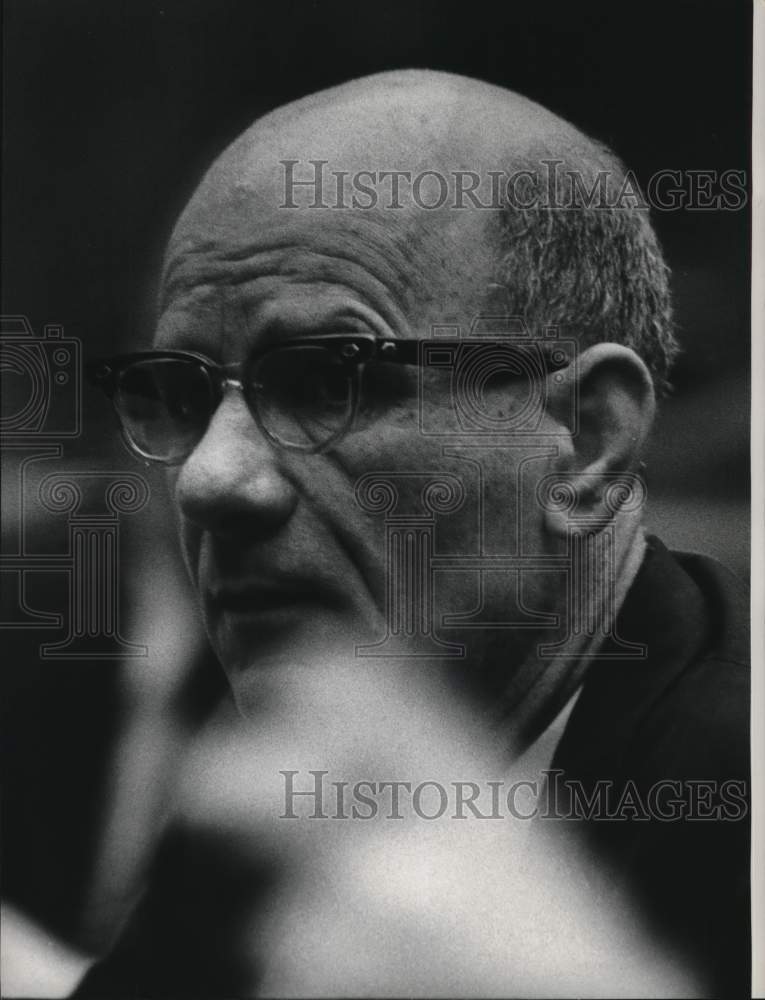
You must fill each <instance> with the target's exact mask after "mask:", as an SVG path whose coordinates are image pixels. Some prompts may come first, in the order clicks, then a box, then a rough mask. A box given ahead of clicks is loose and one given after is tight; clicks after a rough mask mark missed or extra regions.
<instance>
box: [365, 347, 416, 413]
mask: <svg viewBox="0 0 765 1000" xmlns="http://www.w3.org/2000/svg"><path fill="white" fill-rule="evenodd" d="M416 397H417V371H416V369H415V368H413V367H410V366H408V365H400V364H393V363H386V362H385V361H382V360H374V361H370V362H369V363H368V364H367V365H366V366H365V367H364V375H363V380H362V389H361V412H362V413H365V414H370V415H372V414H375V413H380V412H384V411H385V410H386V409H391V408H393V407H395V406H397V405H402V404H404V403H410V402H411V401H412V400H413V399H416Z"/></svg>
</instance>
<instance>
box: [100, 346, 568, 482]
mask: <svg viewBox="0 0 765 1000" xmlns="http://www.w3.org/2000/svg"><path fill="white" fill-rule="evenodd" d="M465 352H467V355H466V353H465ZM481 352H482V353H481ZM487 353H488V355H490V356H491V357H493V358H494V362H495V363H494V369H495V370H496V368H497V364H499V365H500V368H502V367H503V366H504V369H505V371H506V372H507V371H509V372H510V373H511V374H513V375H514V376H515V377H516V378H518V377H519V376H520V377H524V376H525V377H527V378H529V379H532V380H536V379H540V378H543V377H544V375H545V374H546V373H548V372H552V371H556V370H558V369H560V368H564V367H566V366H567V365H568V364H569V361H570V359H569V358H568V356H567V355H566V354H565V352H561V351H552V352H544V351H542V350H539V349H538V348H536V346H535V344H534V342H532V341H528V342H526V343H524V344H518V343H517V342H516V343H513V342H512V341H507V340H505V341H498V340H492V341H488V340H476V341H459V342H458V341H454V340H451V341H443V342H439V341H435V340H432V339H422V340H420V339H410V340H382V339H378V338H376V337H374V336H371V335H370V336H367V335H361V334H350V335H331V336H326V337H311V338H306V339H302V340H291V341H286V342H282V343H280V344H276V345H272V346H269V347H266V348H264V349H263V350H260V351H257V352H254V353H252V354H251V355H250V356H249V357H248V358H247V359H246V360H245V361H244V362H242V363H238V364H231V365H219V364H216V363H215V362H214V361H211V360H210V359H209V358H207V357H205V356H204V355H203V354H197V353H195V352H193V351H144V352H140V353H134V354H124V355H119V356H117V357H113V358H108V359H100V360H94V361H91V362H89V363H88V364H87V365H86V374H87V376H88V378H89V380H90V381H91V382H92V383H93V384H95V385H97V386H100V387H101V388H102V389H103V390H104V391H105V393H106V394H107V396H108V397H109V398H110V399H111V400H112V403H113V405H114V408H115V411H116V413H117V417H118V419H119V422H120V424H121V427H122V433H123V436H124V438H125V441H126V443H127V445H128V447H129V448H130V449H131V450H132V451H133V452H134V453H135V454H137V455H138V456H139V457H141V458H143V459H146V460H148V461H151V462H158V463H161V464H164V465H178V464H180V463H181V462H183V461H184V460H185V459H186V458H188V456H189V455H190V454H191V452H192V451H193V450H194V449H195V448H196V446H197V445H198V444H199V442H200V441H201V439H202V438H203V436H204V434H205V432H206V431H207V427H208V425H209V422H210V419H211V418H212V416H213V414H214V412H215V410H216V409H217V407H218V406H219V405H220V402H221V400H222V399H223V395H224V392H225V391H226V389H227V388H228V387H231V388H234V389H236V390H238V391H240V392H241V393H242V394H243V396H244V398H245V401H246V403H247V406H248V408H249V410H250V412H251V414H252V416H253V418H254V420H255V422H256V423H257V425H258V426H259V427H260V429H261V431H262V432H263V434H264V435H265V436H266V437H267V438H268V439H269V440H270V441H271V442H273V443H274V444H275V445H277V446H278V447H280V448H286V449H288V450H292V451H302V452H306V453H317V452H322V451H327V450H328V449H330V448H331V447H332V446H333V445H335V444H337V443H338V441H340V440H341V439H342V438H343V437H344V436H345V435H346V434H348V433H349V432H350V431H351V429H352V428H353V425H354V422H355V420H356V418H357V415H358V413H359V407H360V403H361V400H362V390H363V383H364V374H365V370H366V371H367V372H369V371H370V370H372V369H374V368H376V367H377V366H378V363H381V364H385V365H389V364H391V363H392V364H399V365H416V366H419V367H421V368H422V367H426V368H432V369H436V370H437V369H439V368H440V369H442V370H443V369H448V370H450V371H451V370H453V369H454V368H455V366H456V367H459V363H460V361H459V358H461V359H462V367H463V369H464V361H465V358H466V356H467V360H468V362H469V363H472V366H473V368H475V363H476V360H478V364H479V368H480V366H481V362H480V358H481V357H482V356H483V357H484V358H485V357H486V356H487ZM458 356H459V357H458ZM471 357H472V362H471ZM484 367H485V364H484Z"/></svg>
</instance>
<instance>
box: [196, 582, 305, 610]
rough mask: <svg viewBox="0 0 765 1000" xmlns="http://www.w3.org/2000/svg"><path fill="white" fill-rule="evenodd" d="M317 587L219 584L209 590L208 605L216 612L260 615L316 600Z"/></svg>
mask: <svg viewBox="0 0 765 1000" xmlns="http://www.w3.org/2000/svg"><path fill="white" fill-rule="evenodd" d="M316 597H317V588H316V587H315V586H312V587H310V586H308V585H307V584H304V583H301V584H291V585H284V584H282V583H280V582H270V581H262V580H258V581H236V582H233V581H232V582H224V583H219V584H217V585H215V586H213V587H211V588H210V589H209V591H208V606H209V608H210V610H211V611H213V612H224V613H228V614H241V615H247V614H258V613H264V612H268V611H276V610H279V609H281V608H285V607H291V606H294V605H296V604H305V603H307V602H308V601H315V600H316Z"/></svg>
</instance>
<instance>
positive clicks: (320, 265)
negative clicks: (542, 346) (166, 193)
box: [162, 100, 497, 314]
mask: <svg viewBox="0 0 765 1000" xmlns="http://www.w3.org/2000/svg"><path fill="white" fill-rule="evenodd" d="M394 112H395V107H391V104H390V102H389V101H387V102H385V101H380V100H377V101H372V102H366V103H363V104H362V105H360V106H359V105H358V102H357V104H356V105H354V107H353V109H352V111H351V110H350V109H346V108H344V107H343V106H342V105H341V106H339V107H336V106H333V107H331V108H330V109H327V108H322V109H321V111H320V112H319V111H317V110H315V109H309V111H308V112H305V111H303V112H300V113H296V114H295V115H294V116H291V115H290V114H285V113H283V112H280V113H277V114H276V115H275V116H269V117H267V118H266V119H264V120H263V121H261V122H258V123H256V125H255V126H253V127H252V128H251V129H249V130H248V131H247V132H246V133H244V135H243V136H241V137H240V138H239V139H238V140H237V141H236V142H235V143H233V144H232V146H230V147H229V149H227V150H226V151H225V152H224V154H223V155H222V156H221V157H220V158H219V159H218V161H217V162H216V163H215V164H214V165H213V167H212V168H211V169H210V171H209V172H208V173H207V175H206V176H205V178H204V179H203V181H202V183H201V184H200V186H199V188H198V189H197V191H196V193H195V194H194V196H193V197H192V199H191V201H190V203H189V205H188V206H187V208H186V209H185V211H184V212H183V214H182V216H181V218H180V220H179V222H178V224H177V226H176V228H175V230H174V232H173V235H172V238H171V240H170V244H169V247H168V252H167V255H166V261H165V269H164V275H163V293H162V302H163V305H164V306H166V305H167V304H168V302H172V301H173V300H175V299H177V297H178V296H179V295H185V294H187V293H188V291H189V288H191V287H193V286H194V285H195V284H196V285H199V284H200V283H205V284H207V285H211V284H217V285H218V286H223V285H226V284H229V285H231V284H235V283H236V282H237V281H238V280H239V279H240V277H241V276H242V274H243V272H244V270H246V269H247V267H248V266H249V265H251V264H252V263H253V262H255V266H256V269H257V267H261V268H262V270H263V272H264V274H263V277H264V278H266V277H267V274H269V273H270V274H273V273H274V272H277V271H278V272H279V273H280V274H281V275H282V277H286V278H288V279H291V280H293V281H294V282H295V283H296V284H297V283H299V280H300V279H301V277H305V278H310V281H311V282H313V283H322V282H324V283H329V284H331V283H333V282H336V281H338V280H339V281H340V283H342V282H343V281H344V280H346V279H347V280H348V282H349V283H350V285H351V286H354V287H356V288H357V289H358V288H361V287H362V286H365V285H366V286H373V285H379V286H381V287H382V288H383V289H384V291H385V294H386V296H388V297H389V298H390V299H392V300H393V301H394V302H395V304H396V307H397V308H399V309H400V310H401V311H402V312H404V313H407V314H412V313H414V312H416V311H420V312H428V313H431V312H433V309H434V308H435V309H436V311H438V307H439V305H441V304H442V305H443V307H444V310H445V311H446V312H453V311H454V309H455V307H456V305H457V304H458V303H463V304H464V305H465V308H468V300H469V299H471V298H472V296H473V294H474V291H475V289H476V288H477V287H479V286H480V287H483V286H484V285H485V283H486V281H487V280H488V278H489V275H488V272H489V270H490V269H491V265H492V261H491V254H490V252H489V247H488V243H489V241H488V240H487V232H488V231H489V230H491V229H492V227H493V226H494V225H496V223H497V220H496V218H493V217H492V216H493V215H495V214H496V213H491V212H487V211H485V210H479V209H475V208H474V207H473V206H472V205H471V204H470V203H469V202H468V204H467V205H462V206H460V207H459V208H458V207H455V204H454V191H453V187H451V186H450V187H449V188H448V190H447V196H446V197H444V185H445V184H447V185H452V186H453V184H454V174H455V172H456V171H459V170H460V169H471V168H474V167H475V165H476V160H475V159H473V160H470V159H469V158H468V157H466V156H465V155H464V152H463V151H462V150H461V148H460V143H458V142H457V140H456V137H455V136H453V135H452V131H453V130H452V129H451V128H450V126H449V123H448V122H443V121H442V122H441V123H440V125H439V127H438V128H436V127H435V126H434V124H433V123H432V122H430V123H429V124H428V122H426V121H425V120H423V122H422V123H421V124H422V130H421V134H420V135H419V138H417V137H416V136H414V135H413V133H412V122H411V115H410V116H409V121H408V124H407V127H406V128H403V127H402V128H399V127H398V126H397V125H396V121H395V114H394ZM391 114H393V119H391ZM455 128H456V126H455ZM413 181H414V182H416V187H414V186H413ZM441 202H443V204H441ZM250 270H251V269H250ZM485 272H486V273H485Z"/></svg>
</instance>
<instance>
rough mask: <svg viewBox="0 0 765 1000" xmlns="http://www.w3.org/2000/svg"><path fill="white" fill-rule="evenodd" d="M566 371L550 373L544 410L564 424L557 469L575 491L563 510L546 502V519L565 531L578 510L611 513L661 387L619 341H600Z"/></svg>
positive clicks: (588, 514) (605, 516) (596, 515)
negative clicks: (557, 376)
mask: <svg viewBox="0 0 765 1000" xmlns="http://www.w3.org/2000/svg"><path fill="white" fill-rule="evenodd" d="M561 374H562V375H563V378H562V379H561V380H560V381H556V380H555V379H551V380H550V386H551V388H550V389H549V390H548V401H547V411H548V414H549V415H550V416H551V417H552V418H553V419H555V420H557V421H558V423H559V425H560V426H561V431H562V432H563V433H562V438H563V440H562V446H561V448H560V454H559V456H558V459H557V461H556V473H557V474H558V475H559V477H560V481H561V482H565V483H566V484H567V486H566V489H567V490H568V492H569V495H570V496H571V497H572V498H575V499H573V500H572V501H571V502H570V503H568V504H566V509H565V511H564V510H561V509H555V506H554V505H551V506H550V507H547V506H546V510H545V520H546V523H547V527H548V529H549V530H550V531H552V532H553V533H554V534H558V535H561V534H562V535H565V534H566V531H567V524H568V521H569V514H571V513H572V511H574V510H575V512H576V516H577V517H583V518H591V519H593V520H598V521H607V520H609V519H610V518H611V517H613V514H614V512H615V509H614V506H613V496H614V492H613V487H614V486H615V485H616V484H617V480H618V477H619V476H620V474H621V475H622V476H625V479H628V478H629V477H628V476H627V475H626V474H629V473H631V472H632V470H634V469H635V468H636V467H637V465H638V463H639V460H640V454H641V451H642V448H643V444H644V442H645V440H646V437H647V436H648V432H649V431H650V429H651V424H652V423H653V418H654V414H655V411H656V394H655V391H654V387H653V380H652V378H651V374H650V372H649V371H648V368H647V367H646V365H645V363H644V362H643V361H642V360H641V359H640V358H639V357H638V355H637V354H636V353H635V352H634V351H633V350H632V349H631V348H629V347H624V346H623V345H622V344H611V343H606V344H595V345H594V346H593V347H589V348H587V350H585V351H583V352H582V353H581V354H580V355H579V357H578V359H577V361H576V362H575V363H574V364H573V365H571V366H570V367H569V368H568V369H566V370H565V371H564V372H562V373H561ZM572 399H573V401H574V405H573V406H572ZM627 488H628V489H629V487H627ZM617 493H618V490H617Z"/></svg>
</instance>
